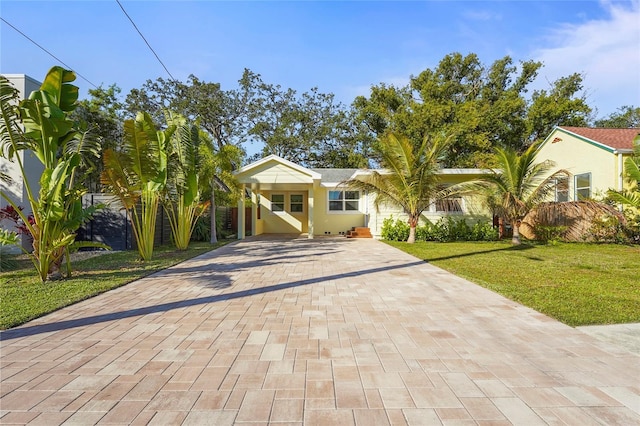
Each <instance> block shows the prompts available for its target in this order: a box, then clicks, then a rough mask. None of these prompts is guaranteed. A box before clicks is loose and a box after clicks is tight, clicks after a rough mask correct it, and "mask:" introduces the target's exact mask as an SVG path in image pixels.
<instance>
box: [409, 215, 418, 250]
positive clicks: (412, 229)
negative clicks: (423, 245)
mask: <svg viewBox="0 0 640 426" xmlns="http://www.w3.org/2000/svg"><path fill="white" fill-rule="evenodd" d="M417 226H418V218H417V217H412V216H409V238H408V239H407V243H408V244H413V243H415V242H416V227H417Z"/></svg>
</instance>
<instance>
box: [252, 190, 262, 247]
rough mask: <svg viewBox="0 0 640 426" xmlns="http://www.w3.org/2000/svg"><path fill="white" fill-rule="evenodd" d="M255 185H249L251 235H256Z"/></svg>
mask: <svg viewBox="0 0 640 426" xmlns="http://www.w3.org/2000/svg"><path fill="white" fill-rule="evenodd" d="M256 188H257V187H256V185H251V235H257V233H256V228H257V226H258V209H259V208H260V206H259V205H258V189H256Z"/></svg>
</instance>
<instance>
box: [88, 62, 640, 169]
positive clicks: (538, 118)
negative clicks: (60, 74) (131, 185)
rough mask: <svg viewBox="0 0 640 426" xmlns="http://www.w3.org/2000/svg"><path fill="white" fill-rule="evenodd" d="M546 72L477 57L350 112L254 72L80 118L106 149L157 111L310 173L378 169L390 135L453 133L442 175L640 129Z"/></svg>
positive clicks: (146, 88)
mask: <svg viewBox="0 0 640 426" xmlns="http://www.w3.org/2000/svg"><path fill="white" fill-rule="evenodd" d="M542 68H543V64H542V63H540V62H536V61H532V60H528V61H520V62H516V61H514V60H513V59H512V58H511V57H509V56H505V57H503V58H500V59H497V60H495V61H494V62H493V63H491V64H490V65H486V64H484V63H482V62H481V60H480V58H479V57H478V56H477V55H476V54H473V53H471V54H467V55H463V54H461V53H451V54H448V55H446V56H445V57H444V58H442V60H441V61H440V62H439V63H438V64H437V65H436V66H434V67H433V68H428V69H425V70H423V71H422V72H420V73H419V74H417V75H415V76H411V77H410V81H409V83H408V84H406V85H405V86H394V85H388V84H385V83H379V84H374V85H373V86H371V89H370V92H369V94H368V95H366V96H358V97H356V98H355V99H354V101H353V102H352V103H351V104H350V105H344V104H342V103H340V102H338V101H337V100H336V97H335V95H334V94H332V93H324V92H322V91H321V90H320V89H318V88H317V87H312V88H311V89H309V90H307V91H304V92H298V91H297V90H295V89H293V88H287V87H283V86H280V85H278V84H273V83H269V82H266V81H264V80H263V78H262V76H261V75H260V74H257V73H255V72H253V71H251V70H249V69H245V70H244V72H243V73H242V76H241V77H240V78H239V80H238V83H237V85H236V86H235V87H233V88H231V89H223V88H222V86H221V85H220V83H215V82H207V81H203V80H201V79H199V78H198V77H196V76H194V75H191V76H189V77H188V79H187V80H186V81H178V80H168V79H163V78H158V79H156V80H147V82H146V83H145V84H144V85H143V86H142V87H140V88H137V89H133V90H131V91H130V92H129V93H128V94H127V96H126V98H125V100H124V101H120V100H119V97H118V95H119V90H120V89H119V88H117V86H109V87H108V88H106V89H104V88H100V89H97V90H93V91H91V92H90V94H91V96H92V98H91V99H90V100H88V101H83V102H81V105H80V107H79V109H78V113H77V114H78V115H79V116H80V117H82V118H85V119H86V120H87V121H89V122H92V123H94V125H95V127H96V128H98V129H99V130H98V133H99V134H100V135H102V137H103V139H104V140H105V141H106V145H105V146H106V147H111V145H110V143H111V142H109V141H111V140H114V139H117V138H120V139H121V137H122V129H121V127H120V128H119V127H118V126H117V123H121V122H122V121H123V119H124V118H131V117H134V116H135V114H136V113H137V112H138V111H147V112H149V114H150V115H151V117H152V118H153V119H154V122H155V123H156V124H157V125H159V126H160V125H162V123H163V119H164V111H165V110H167V109H169V110H171V111H175V112H176V113H178V114H180V115H182V116H184V117H186V119H187V120H188V121H190V122H193V123H195V124H197V125H198V126H199V127H200V128H201V129H202V130H203V131H204V132H205V133H206V134H207V135H208V136H209V137H210V139H211V140H212V141H213V146H214V149H215V150H216V151H220V150H222V149H223V147H225V146H235V147H238V148H240V149H241V150H242V151H243V152H244V155H243V156H242V157H243V160H242V161H244V162H247V161H252V160H255V159H257V158H260V157H262V156H265V155H269V154H277V155H279V156H281V157H283V158H285V159H288V160H291V161H294V162H297V163H299V164H301V165H304V166H308V167H341V168H349V167H366V166H368V165H378V164H379V162H380V160H381V159H380V158H378V154H376V152H378V151H379V150H375V149H373V148H374V147H375V145H376V144H377V143H379V139H380V137H381V136H382V135H384V134H385V132H387V131H392V132H398V133H401V134H403V135H406V136H407V137H408V138H409V140H410V141H412V142H413V143H414V144H417V145H419V144H420V143H421V142H422V141H423V139H424V137H425V135H429V134H434V133H438V132H443V133H446V134H448V135H451V143H450V144H449V148H448V150H447V153H446V154H445V156H444V158H443V159H442V163H441V165H442V166H444V167H491V166H494V165H495V164H494V162H495V157H494V156H493V153H494V150H495V148H511V149H514V150H516V151H518V152H523V151H524V150H525V149H526V148H527V147H528V146H530V145H532V144H534V143H536V142H538V141H540V140H541V139H543V138H544V137H546V136H547V135H548V134H549V133H550V132H551V130H552V129H553V127H554V126H557V125H569V126H588V125H593V124H595V125H596V126H600V127H637V126H639V125H640V108H635V107H632V106H624V107H621V108H620V109H619V110H618V111H617V112H616V113H614V114H611V115H610V116H609V117H606V118H601V119H599V120H594V118H593V111H592V108H591V107H590V106H589V105H588V103H587V97H586V91H585V88H584V87H583V77H582V75H581V74H579V73H574V74H571V75H568V76H564V77H560V78H558V79H557V80H555V81H552V82H548V86H547V87H543V88H541V87H537V88H535V87H536V86H534V84H536V83H535V82H536V81H538V80H539V78H538V77H539V73H540V71H541V70H542ZM252 143H253V147H255V148H257V150H256V149H252V151H257V153H256V154H255V155H254V156H252V157H250V158H249V157H247V155H246V152H245V151H244V150H245V149H247V148H248V149H250V147H251V144H252ZM240 165H241V164H239V163H238V164H235V163H234V164H232V167H233V168H238V167H239V166H240Z"/></svg>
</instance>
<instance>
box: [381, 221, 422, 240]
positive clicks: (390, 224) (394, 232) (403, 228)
mask: <svg viewBox="0 0 640 426" xmlns="http://www.w3.org/2000/svg"><path fill="white" fill-rule="evenodd" d="M408 238H409V224H408V223H407V222H406V221H403V220H400V219H396V221H395V222H394V221H393V217H389V218H387V219H385V220H384V221H383V222H382V239H383V240H387V241H407V239H408ZM417 239H418V238H417V236H416V240H417Z"/></svg>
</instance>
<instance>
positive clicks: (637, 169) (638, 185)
mask: <svg viewBox="0 0 640 426" xmlns="http://www.w3.org/2000/svg"><path fill="white" fill-rule="evenodd" d="M624 176H625V180H626V181H627V183H628V184H629V187H628V188H627V189H624V190H622V191H613V190H609V191H608V192H607V195H608V196H609V198H610V199H611V200H613V201H615V202H616V203H620V204H623V205H625V206H629V207H632V208H635V209H638V210H639V213H640V143H636V145H635V147H634V149H633V155H632V156H631V157H628V158H626V159H625V161H624Z"/></svg>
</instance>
